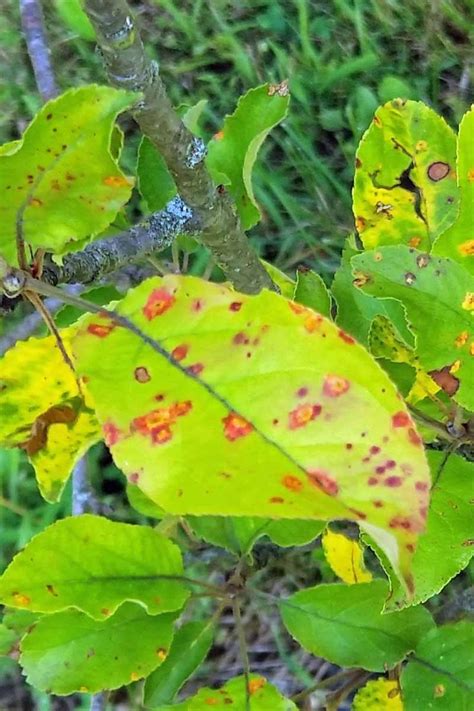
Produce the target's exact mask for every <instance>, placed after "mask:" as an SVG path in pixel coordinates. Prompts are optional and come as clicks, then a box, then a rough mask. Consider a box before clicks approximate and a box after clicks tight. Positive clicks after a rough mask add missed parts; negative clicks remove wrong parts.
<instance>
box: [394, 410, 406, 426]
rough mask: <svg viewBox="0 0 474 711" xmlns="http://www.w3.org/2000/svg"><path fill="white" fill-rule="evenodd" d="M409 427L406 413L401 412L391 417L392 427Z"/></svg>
mask: <svg viewBox="0 0 474 711" xmlns="http://www.w3.org/2000/svg"><path fill="white" fill-rule="evenodd" d="M409 425H411V419H410V416H409V415H408V414H407V413H406V412H403V411H402V410H401V411H400V412H396V413H395V414H394V415H392V427H408V426H409Z"/></svg>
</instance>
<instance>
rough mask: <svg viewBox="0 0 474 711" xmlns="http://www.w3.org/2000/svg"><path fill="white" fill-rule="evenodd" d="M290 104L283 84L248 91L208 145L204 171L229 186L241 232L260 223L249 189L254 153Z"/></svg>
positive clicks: (263, 86)
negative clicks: (240, 224)
mask: <svg viewBox="0 0 474 711" xmlns="http://www.w3.org/2000/svg"><path fill="white" fill-rule="evenodd" d="M289 100H290V97H289V91H288V86H287V84H286V82H282V83H281V84H278V85H274V84H263V85H262V86H259V87H257V88H256V89H250V91H248V92H247V93H246V94H245V95H244V96H242V97H241V98H240V99H239V103H238V104H237V108H236V110H235V111H234V113H233V114H232V115H231V116H227V117H226V118H225V120H224V125H223V127H222V130H221V131H219V132H218V133H217V134H216V135H215V136H214V138H213V140H212V141H210V143H209V146H208V155H207V161H206V162H207V167H208V168H209V171H210V173H211V175H212V177H213V180H214V181H215V182H216V183H222V184H224V185H227V186H228V189H229V192H230V194H231V195H232V197H233V198H234V200H235V203H236V205H237V211H238V213H239V216H240V220H241V222H242V227H243V229H244V230H248V229H250V227H253V226H254V225H255V224H257V222H259V220H260V210H259V208H258V206H257V203H256V201H255V197H254V194H253V187H252V170H253V166H254V163H255V160H256V158H257V153H258V151H259V149H260V146H261V145H262V143H263V141H264V140H265V138H266V137H267V135H268V133H269V132H270V131H271V129H272V128H274V127H275V126H276V125H277V124H279V123H280V121H282V120H283V119H284V118H285V116H286V114H287V111H288V104H289Z"/></svg>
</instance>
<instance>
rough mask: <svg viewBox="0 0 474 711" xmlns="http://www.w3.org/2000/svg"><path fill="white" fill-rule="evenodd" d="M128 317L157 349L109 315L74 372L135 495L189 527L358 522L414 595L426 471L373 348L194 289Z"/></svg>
mask: <svg viewBox="0 0 474 711" xmlns="http://www.w3.org/2000/svg"><path fill="white" fill-rule="evenodd" d="M118 311H119V312H120V313H121V314H123V315H127V316H128V317H130V318H131V319H133V322H134V323H135V324H136V327H138V328H140V329H142V331H143V332H144V333H146V334H148V336H147V337H148V338H149V337H152V338H155V339H159V342H158V341H155V346H154V347H152V342H150V341H148V343H149V344H150V345H148V346H147V345H145V344H144V343H140V342H139V339H138V336H137V335H135V334H133V333H131V332H130V331H129V330H128V329H124V328H120V327H115V324H114V323H113V322H111V321H110V319H109V317H107V316H106V315H105V314H104V315H103V316H101V317H97V316H94V317H91V318H89V319H87V320H85V321H84V323H83V324H82V325H81V329H80V332H79V333H78V336H77V338H76V341H75V357H76V361H77V367H78V369H79V372H80V373H81V374H82V375H84V376H86V377H87V379H88V380H87V384H88V388H90V390H91V392H92V394H93V397H94V402H95V403H96V408H97V413H98V417H99V420H100V421H101V422H102V423H103V426H104V431H105V433H106V441H107V443H108V445H109V447H110V448H111V451H112V453H113V456H114V459H115V461H116V463H117V465H118V466H119V467H120V468H122V469H123V471H124V473H125V474H126V475H127V476H128V478H129V480H130V481H131V482H132V483H134V484H137V485H138V486H139V487H140V488H141V489H142V490H143V491H144V492H145V493H146V494H147V495H148V496H149V497H150V498H151V499H152V500H153V501H155V502H156V503H158V504H159V505H160V506H162V508H164V509H165V510H166V511H167V512H169V513H174V514H180V515H186V514H193V515H205V514H213V515H216V514H217V515H227V516H236V515H239V516H260V517H269V518H272V519H274V518H291V519H308V518H309V519H317V520H326V521H327V520H331V519H352V520H355V521H357V522H359V524H360V526H361V527H362V528H363V529H364V530H367V531H370V533H371V535H374V536H375V537H376V538H377V539H378V540H379V541H380V544H381V545H382V547H383V548H384V550H385V551H386V552H387V555H388V556H389V557H390V559H391V560H392V561H393V563H394V565H395V566H396V567H397V568H398V570H399V571H400V575H401V576H402V577H404V579H405V580H406V582H407V585H408V586H410V573H409V569H410V559H411V557H412V555H413V551H414V547H415V544H416V540H417V537H418V534H419V533H420V532H421V531H422V530H423V527H424V516H425V513H426V506H427V503H428V494H427V492H426V491H425V492H421V490H418V489H417V488H416V482H421V483H422V484H423V483H424V484H427V485H428V484H429V471H428V468H427V465H426V460H425V456H424V452H423V448H422V446H421V440H420V438H419V436H418V434H417V432H416V430H415V427H414V424H413V422H412V420H411V417H410V415H409V414H408V412H407V411H406V410H405V408H404V406H403V404H402V403H401V401H400V399H399V397H398V395H397V393H396V391H395V389H394V387H393V385H392V384H391V383H390V381H389V379H388V377H387V376H386V375H385V373H384V372H383V371H382V370H381V369H380V368H379V367H378V366H377V365H376V363H375V362H374V361H373V360H372V358H371V357H370V355H369V354H368V353H367V352H366V351H364V349H363V348H362V347H360V346H359V345H357V344H356V343H355V342H354V340H353V339H352V338H351V337H350V336H348V335H347V334H346V333H345V332H344V331H342V330H341V329H339V328H337V327H336V326H335V325H334V324H332V323H331V322H329V321H327V320H326V319H324V318H323V317H322V316H320V315H317V314H315V313H314V312H313V311H311V310H309V309H307V308H305V307H303V306H301V305H300V304H294V303H293V302H288V301H287V300H285V299H284V298H282V297H281V296H279V295H277V294H274V293H270V292H263V293H261V294H259V295H258V296H246V295H242V294H238V293H236V292H234V291H232V290H230V289H228V288H226V287H225V286H222V285H216V284H210V283H208V282H203V281H202V280H199V279H195V278H192V277H178V276H174V275H173V276H168V277H165V278H163V279H152V280H149V281H147V282H144V283H143V284H142V285H140V286H139V287H137V288H136V289H134V290H132V291H130V292H129V293H128V295H127V297H126V298H125V299H124V300H123V301H122V302H121V303H120V305H119V306H118ZM288 344H291V348H290V347H288ZM112 363H113V366H112V367H111V364H112ZM209 452H212V457H210V456H209ZM190 472H192V476H191V475H190ZM374 484H377V491H376V494H375V493H372V492H375V488H374Z"/></svg>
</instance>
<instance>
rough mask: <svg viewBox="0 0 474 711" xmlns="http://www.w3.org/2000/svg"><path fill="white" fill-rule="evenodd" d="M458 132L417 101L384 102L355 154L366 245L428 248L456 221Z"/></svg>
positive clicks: (358, 213)
mask: <svg viewBox="0 0 474 711" xmlns="http://www.w3.org/2000/svg"><path fill="white" fill-rule="evenodd" d="M455 160H456V136H455V134H454V132H453V131H452V130H451V129H450V128H449V126H448V125H447V123H446V122H445V121H444V119H443V118H441V116H438V115H437V114H436V113H435V112H434V111H433V110H432V109H430V108H429V107H428V106H425V104H423V103H421V102H417V101H404V100H402V99H394V100H393V101H389V102H388V103H387V104H385V105H384V106H381V107H380V108H379V109H378V110H377V111H376V114H375V117H374V120H373V123H372V124H371V126H370V128H369V129H368V130H367V131H366V132H365V134H364V136H363V137H362V140H361V142H360V144H359V147H358V149H357V154H356V172H355V178H354V194H353V210H354V216H355V222H356V228H357V231H358V233H359V236H360V238H361V240H362V242H363V244H364V247H365V248H366V249H373V248H374V247H378V246H380V245H384V244H404V245H409V246H411V247H420V249H425V250H429V249H430V247H431V245H432V244H433V242H434V240H435V239H436V237H437V236H438V235H440V234H441V233H442V232H444V230H446V229H447V228H448V227H449V226H450V225H451V224H452V223H453V222H454V220H455V219H456V214H457V209H458V189H457V185H456V172H455V169H454V166H455Z"/></svg>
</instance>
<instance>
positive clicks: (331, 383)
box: [323, 375, 350, 397]
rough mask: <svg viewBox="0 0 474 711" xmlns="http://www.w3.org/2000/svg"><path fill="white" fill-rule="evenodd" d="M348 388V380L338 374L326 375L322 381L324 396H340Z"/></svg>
mask: <svg viewBox="0 0 474 711" xmlns="http://www.w3.org/2000/svg"><path fill="white" fill-rule="evenodd" d="M349 388H350V382H349V381H348V380H347V379H346V378H343V377H341V376H340V375H326V377H325V378H324V383H323V394H324V395H326V397H340V396H341V395H344V393H346V392H347V391H348V390H349Z"/></svg>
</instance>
